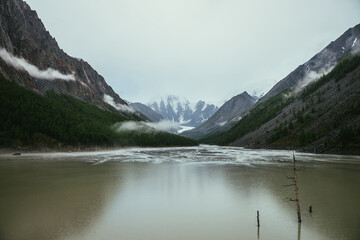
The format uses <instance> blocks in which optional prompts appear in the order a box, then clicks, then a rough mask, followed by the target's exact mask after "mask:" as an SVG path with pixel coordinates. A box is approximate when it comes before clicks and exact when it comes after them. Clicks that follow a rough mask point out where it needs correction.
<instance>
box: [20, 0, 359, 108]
mask: <svg viewBox="0 0 360 240" xmlns="http://www.w3.org/2000/svg"><path fill="white" fill-rule="evenodd" d="M26 2H27V3H28V4H29V5H30V6H31V8H32V9H34V10H36V11H37V13H38V15H39V17H40V18H41V19H42V21H43V23H44V24H45V26H46V28H47V29H48V30H49V31H50V33H51V35H52V36H53V37H55V38H56V40H57V41H58V43H59V46H60V47H61V48H62V49H64V50H65V52H67V53H68V54H69V55H71V56H75V57H79V58H83V59H84V60H85V61H87V62H89V63H90V65H92V67H93V68H95V70H97V71H98V72H99V73H100V74H101V75H102V76H104V78H105V80H106V81H107V82H108V84H109V85H111V86H112V87H113V89H114V90H115V91H116V92H117V93H118V94H119V95H120V97H122V98H124V99H126V100H129V101H133V102H135V101H140V102H143V103H148V102H149V101H151V100H152V99H155V98H159V97H160V96H165V95H168V94H175V95H178V96H182V97H186V98H188V99H189V100H190V101H197V100H200V99H202V100H205V101H209V102H212V103H217V104H221V103H223V102H224V101H225V100H228V99H229V98H231V97H232V96H234V95H236V94H239V93H241V92H243V91H245V90H246V91H248V92H249V93H253V92H254V91H256V92H266V91H268V90H269V89H270V88H271V87H272V86H273V85H274V84H275V83H276V82H278V81H280V80H281V79H282V78H284V77H285V76H286V75H287V74H289V73H290V72H291V71H292V70H294V69H295V68H296V67H297V66H298V65H300V64H303V63H304V62H306V61H307V60H309V59H310V58H311V57H312V56H313V55H315V54H316V53H317V52H319V51H320V50H321V49H323V48H324V47H325V46H326V45H328V44H329V43H330V42H331V41H332V40H335V39H336V38H337V37H339V36H340V35H341V34H342V33H343V32H345V31H346V30H347V29H348V28H350V27H353V26H355V25H356V24H358V23H360V14H359V13H360V0H341V1H340V0H302V1H295V0H101V1H99V0H51V1H49V0H27V1H26Z"/></svg>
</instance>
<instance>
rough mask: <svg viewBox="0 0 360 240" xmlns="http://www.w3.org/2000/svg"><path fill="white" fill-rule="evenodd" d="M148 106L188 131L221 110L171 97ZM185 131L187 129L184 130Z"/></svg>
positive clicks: (200, 102)
mask: <svg viewBox="0 0 360 240" xmlns="http://www.w3.org/2000/svg"><path fill="white" fill-rule="evenodd" d="M148 106H149V107H150V108H151V109H153V110H154V111H155V112H157V113H159V114H160V115H161V116H163V117H164V119H167V120H169V121H173V122H178V123H179V124H180V125H181V126H183V127H187V129H186V130H189V129H191V128H194V127H197V126H199V125H201V124H202V123H204V122H205V121H206V120H208V119H209V118H210V117H211V116H212V115H213V114H214V113H215V112H216V111H217V110H218V109H219V108H218V107H217V106H215V105H214V104H207V103H206V102H204V101H201V100H200V101H198V102H197V103H190V101H189V100H187V99H186V98H182V97H178V96H174V95H169V96H167V97H165V98H161V99H159V100H157V101H154V102H152V103H150V104H148ZM184 130H185V129H184Z"/></svg>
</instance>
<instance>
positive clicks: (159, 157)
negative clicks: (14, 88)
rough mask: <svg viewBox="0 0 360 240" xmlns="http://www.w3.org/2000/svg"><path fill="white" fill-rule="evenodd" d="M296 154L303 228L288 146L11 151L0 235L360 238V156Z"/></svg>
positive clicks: (0, 172) (2, 170)
mask: <svg viewBox="0 0 360 240" xmlns="http://www.w3.org/2000/svg"><path fill="white" fill-rule="evenodd" d="M296 158H297V160H298V167H303V169H302V170H301V171H299V172H298V179H299V191H300V204H301V207H302V217H303V223H302V224H301V225H299V224H298V223H297V216H296V206H295V204H294V202H288V201H286V200H285V199H286V198H289V197H290V198H294V195H295V193H294V188H293V187H284V186H283V185H286V184H290V183H291V182H289V180H287V179H286V177H285V175H284V172H283V170H284V171H285V173H286V174H288V175H291V173H292V172H291V160H292V152H289V151H269V150H245V149H241V148H228V147H217V146H200V147H190V148H161V149H155V148H154V149H152V148H136V149H123V150H117V151H109V152H91V153H65V154H64V153H48V154H24V155H21V156H10V155H2V156H1V157H0V213H1V214H0V239H63V240H73V239H74V240H78V239H126V240H131V239H136V240H137V239H154V240H155V239H157V240H159V239H164V240H165V239H194V240H195V239H196V240H198V239H199V240H200V239H214V240H215V239H249V240H251V239H270V240H271V239H277V240H278V239H284V240H288V239H303V240H305V239H320V240H321V239H324V240H325V239H327V240H328V239H330V240H332V239H334V240H335V239H336V240H339V239H349V240H358V239H360V205H359V202H360V157H354V156H353V157H352V156H334V155H312V154H301V153H296ZM310 205H312V206H313V212H312V213H311V214H310V213H309V212H308V207H309V206H310ZM257 210H259V211H260V224H261V226H260V228H259V229H258V228H257V226H256V211H257Z"/></svg>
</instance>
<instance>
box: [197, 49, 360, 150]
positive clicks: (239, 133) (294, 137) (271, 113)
mask: <svg viewBox="0 0 360 240" xmlns="http://www.w3.org/2000/svg"><path fill="white" fill-rule="evenodd" d="M359 66H360V56H359V55H355V56H353V57H348V58H345V59H343V60H341V61H340V62H339V63H338V65H337V66H336V67H335V68H334V69H333V70H332V71H331V72H330V73H329V74H328V75H326V76H323V77H322V78H320V79H319V80H318V81H316V82H313V83H312V84H310V85H309V86H307V87H306V88H305V89H304V90H303V91H302V92H301V94H299V95H297V96H295V97H291V98H287V97H285V94H284V92H283V93H279V94H278V95H276V96H274V97H272V98H270V99H268V100H267V101H265V102H262V103H261V104H259V105H257V106H256V107H255V108H253V109H252V110H250V111H249V113H248V114H247V115H246V116H245V117H244V118H243V119H241V120H240V121H239V122H238V123H237V124H236V125H235V126H234V127H233V128H231V129H230V130H229V131H227V132H225V133H222V134H218V135H215V136H210V137H207V138H205V139H202V140H201V142H204V143H210V144H219V145H230V144H232V143H233V142H234V141H237V140H239V139H241V138H242V137H244V136H245V135H246V134H249V133H250V134H251V133H252V132H254V131H256V130H257V129H259V128H261V127H262V126H263V125H265V124H268V122H269V121H271V120H272V121H274V122H275V119H276V123H274V124H276V125H275V127H273V128H271V126H270V127H269V128H268V127H266V129H267V130H266V134H264V135H265V137H264V135H262V137H261V138H258V139H256V137H255V139H253V141H252V142H251V143H249V144H248V145H247V146H249V147H270V148H271V147H274V148H289V147H296V148H302V147H309V146H311V145H312V144H313V143H314V142H316V141H322V143H321V144H323V145H325V147H324V148H328V149H329V148H334V147H338V148H340V149H341V148H343V149H345V148H347V147H352V148H357V147H359V148H360V126H359V123H358V121H357V120H356V119H358V118H359V115H360V96H359V95H355V97H354V95H353V96H352V98H350V97H351V96H347V95H345V94H344V98H349V99H348V100H349V101H347V104H346V105H344V106H343V108H342V109H341V111H340V112H336V114H337V115H338V116H336V117H329V118H328V119H327V120H325V121H324V124H318V125H317V128H316V129H313V128H311V125H312V124H313V123H315V122H316V120H317V118H320V117H321V116H322V115H325V114H326V111H325V107H323V109H321V108H319V107H318V106H321V104H320V99H322V101H326V100H327V99H324V98H325V93H326V91H327V90H326V89H323V88H324V86H325V85H326V87H327V89H328V88H331V87H334V88H336V87H337V88H340V87H341V84H343V85H344V86H343V88H351V87H353V88H356V86H357V83H358V82H359V74H358V75H356V74H357V73H356V72H355V73H353V75H354V76H352V77H351V79H350V78H349V77H347V75H348V74H349V73H350V72H352V71H354V70H355V69H357V68H358V67H359ZM346 77H347V80H346V81H347V82H346V83H342V82H343V81H345V80H344V79H345V78H346ZM345 85H346V86H345ZM351 85H353V86H351ZM289 91H290V90H287V92H289ZM338 91H339V92H340V89H338ZM285 92H286V91H285ZM314 99H315V100H314ZM350 100H351V101H350ZM299 102H300V104H299ZM326 104H328V105H327V106H326ZM331 104H334V103H330V102H329V103H327V102H325V103H324V104H323V105H324V106H326V107H327V108H328V109H331V108H332V106H333V105H331ZM335 104H336V103H335ZM287 106H288V108H290V109H287V111H285V110H284V109H286V107H287ZM334 114H335V113H334ZM286 115H288V116H286ZM290 115H291V116H290ZM280 116H286V117H280ZM329 132H333V134H335V135H336V136H335V137H332V138H329V137H328V136H327V134H328V133H329ZM325 151H326V150H325Z"/></svg>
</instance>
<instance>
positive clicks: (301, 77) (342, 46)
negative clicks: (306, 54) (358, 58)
mask: <svg viewBox="0 0 360 240" xmlns="http://www.w3.org/2000/svg"><path fill="white" fill-rule="evenodd" d="M357 52H360V24H359V25H357V26H355V27H353V28H350V29H349V30H347V31H346V32H345V33H344V34H343V35H341V36H340V37H339V38H338V39H336V40H335V41H333V42H331V43H330V44H329V45H328V46H327V47H325V48H324V49H323V50H322V51H321V52H319V53H318V54H316V55H315V56H314V57H312V58H311V59H310V60H309V61H307V62H306V63H304V64H302V65H300V66H299V67H298V68H296V69H295V70H294V71H293V72H291V73H290V74H289V75H288V76H286V77H285V78H284V79H282V80H281V81H279V82H278V83H277V84H276V85H275V86H274V87H273V88H272V89H271V90H270V91H269V92H268V93H267V94H266V95H265V96H264V97H263V98H261V99H260V100H259V103H261V102H263V101H265V100H267V99H269V98H270V97H272V96H275V95H276V94H278V93H280V92H281V91H283V90H284V89H287V88H293V87H297V86H301V85H306V84H307V82H309V81H311V80H313V79H314V78H318V77H320V76H321V75H323V74H326V73H328V72H330V70H331V69H332V68H333V67H334V66H335V65H336V63H337V62H338V60H339V59H340V58H342V57H343V56H345V55H348V54H349V53H351V54H354V53H357Z"/></svg>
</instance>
